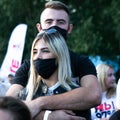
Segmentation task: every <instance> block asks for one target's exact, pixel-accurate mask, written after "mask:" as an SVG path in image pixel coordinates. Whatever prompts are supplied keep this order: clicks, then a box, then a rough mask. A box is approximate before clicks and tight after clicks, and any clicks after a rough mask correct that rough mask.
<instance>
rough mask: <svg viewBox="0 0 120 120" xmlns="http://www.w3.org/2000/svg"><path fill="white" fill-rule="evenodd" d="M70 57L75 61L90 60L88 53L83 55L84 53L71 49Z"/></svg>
mask: <svg viewBox="0 0 120 120" xmlns="http://www.w3.org/2000/svg"><path fill="white" fill-rule="evenodd" d="M70 59H71V60H73V61H76V62H77V61H78V62H80V61H81V62H82V61H85V60H89V58H88V56H86V55H82V54H78V53H75V52H73V51H70Z"/></svg>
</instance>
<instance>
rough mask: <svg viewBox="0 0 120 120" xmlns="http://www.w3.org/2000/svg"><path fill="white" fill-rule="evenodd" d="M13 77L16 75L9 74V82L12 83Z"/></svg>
mask: <svg viewBox="0 0 120 120" xmlns="http://www.w3.org/2000/svg"><path fill="white" fill-rule="evenodd" d="M13 78H14V75H13V74H8V77H7V79H8V82H9V83H10V84H12V81H13Z"/></svg>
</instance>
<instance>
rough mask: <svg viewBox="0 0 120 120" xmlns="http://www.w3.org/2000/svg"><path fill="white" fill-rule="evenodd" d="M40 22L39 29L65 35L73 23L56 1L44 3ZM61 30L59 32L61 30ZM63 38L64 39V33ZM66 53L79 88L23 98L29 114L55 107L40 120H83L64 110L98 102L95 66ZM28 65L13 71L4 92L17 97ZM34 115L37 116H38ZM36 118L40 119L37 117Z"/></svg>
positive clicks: (26, 78) (86, 60) (82, 108)
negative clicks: (13, 76)
mask: <svg viewBox="0 0 120 120" xmlns="http://www.w3.org/2000/svg"><path fill="white" fill-rule="evenodd" d="M40 21H41V24H39V23H38V24H37V29H38V31H39V32H40V31H41V29H48V28H50V27H52V26H57V27H59V28H60V29H61V30H62V31H64V32H65V31H67V33H68V34H69V33H71V31H72V28H73V25H72V24H70V20H69V11H68V8H67V7H66V5H65V4H63V3H61V2H59V1H51V2H48V3H47V4H46V7H45V9H44V10H43V12H42V14H41V17H40ZM62 31H61V34H62V33H63V32H62ZM63 36H64V35H63ZM64 38H65V39H66V36H64ZM70 56H71V58H70V59H71V68H72V72H73V77H74V79H76V78H79V79H78V82H79V84H80V88H76V89H74V90H72V91H69V92H66V93H64V94H59V95H53V96H45V97H39V98H37V99H35V100H32V101H29V102H28V101H26V104H27V105H28V107H29V108H30V110H31V113H32V115H33V117H34V116H36V115H38V114H39V113H40V112H41V110H55V111H53V112H51V113H50V112H48V111H46V112H45V116H44V119H47V117H48V119H49V120H70V119H72V120H84V119H83V118H80V117H78V116H75V115H74V113H72V112H71V111H68V110H87V109H90V108H91V107H94V106H96V105H99V104H100V102H101V88H100V85H99V83H98V80H97V77H96V70H95V66H94V65H93V63H92V62H91V61H90V60H89V59H88V58H87V57H84V56H79V55H77V54H75V53H73V52H71V53H70ZM29 66H30V65H29V64H28V62H27V63H26V62H25V63H23V65H22V66H21V67H20V69H19V70H18V71H17V72H16V75H15V78H14V84H13V85H12V86H11V88H10V89H9V90H8V92H7V95H8V96H13V97H17V96H18V93H19V91H20V90H21V89H22V88H23V87H25V86H26V84H27V80H28V76H27V74H28V71H29ZM41 113H42V112H41ZM49 113H50V114H49ZM48 114H49V116H48ZM37 118H39V115H38V117H36V119H37ZM40 119H43V118H41V117H40V118H39V120H40Z"/></svg>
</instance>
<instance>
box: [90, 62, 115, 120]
mask: <svg viewBox="0 0 120 120" xmlns="http://www.w3.org/2000/svg"><path fill="white" fill-rule="evenodd" d="M96 69H97V77H98V80H99V82H100V85H101V87H102V102H101V104H100V105H99V106H97V107H94V108H92V109H91V116H92V120H97V119H100V120H109V118H110V116H111V115H112V114H113V113H114V112H115V100H116V83H115V75H114V69H113V67H112V66H111V65H108V64H104V63H103V64H99V65H98V66H97V67H96Z"/></svg>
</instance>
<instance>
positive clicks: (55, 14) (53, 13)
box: [40, 8, 69, 21]
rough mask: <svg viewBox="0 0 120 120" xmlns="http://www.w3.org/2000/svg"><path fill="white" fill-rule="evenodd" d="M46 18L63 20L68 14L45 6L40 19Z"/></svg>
mask: <svg viewBox="0 0 120 120" xmlns="http://www.w3.org/2000/svg"><path fill="white" fill-rule="evenodd" d="M46 19H51V20H62V19H63V20H65V21H67V20H68V19H69V17H68V14H67V13H66V12H65V11H64V10H56V9H50V8H47V9H45V10H44V11H43V12H42V14H41V17H40V20H44V21H45V20H46Z"/></svg>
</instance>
